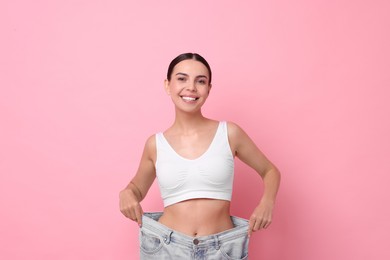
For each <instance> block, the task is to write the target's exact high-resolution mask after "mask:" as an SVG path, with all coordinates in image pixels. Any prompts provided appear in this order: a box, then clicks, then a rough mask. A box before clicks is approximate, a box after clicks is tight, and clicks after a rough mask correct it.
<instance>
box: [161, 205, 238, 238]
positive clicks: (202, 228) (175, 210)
mask: <svg viewBox="0 0 390 260" xmlns="http://www.w3.org/2000/svg"><path fill="white" fill-rule="evenodd" d="M158 222H160V223H161V224H163V225H165V226H167V227H169V228H171V229H173V230H176V231H178V232H181V233H183V234H186V235H189V236H193V237H195V236H204V235H209V234H215V233H219V232H222V231H225V230H228V229H231V228H232V227H233V223H232V220H231V217H230V202H229V201H226V200H215V199H191V200H186V201H182V202H179V203H176V204H173V205H171V206H169V207H166V208H165V209H164V212H163V214H162V216H161V217H160V218H159V219H158Z"/></svg>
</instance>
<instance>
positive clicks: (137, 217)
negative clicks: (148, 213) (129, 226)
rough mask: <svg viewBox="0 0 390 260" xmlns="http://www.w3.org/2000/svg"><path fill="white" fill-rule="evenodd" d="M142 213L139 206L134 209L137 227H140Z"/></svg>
mask: <svg viewBox="0 0 390 260" xmlns="http://www.w3.org/2000/svg"><path fill="white" fill-rule="evenodd" d="M143 213H144V212H143V210H142V207H141V206H139V207H138V208H137V210H136V211H135V215H136V221H137V223H138V226H139V227H142V215H143Z"/></svg>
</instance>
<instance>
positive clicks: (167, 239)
mask: <svg viewBox="0 0 390 260" xmlns="http://www.w3.org/2000/svg"><path fill="white" fill-rule="evenodd" d="M172 233H173V231H172V230H171V231H169V233H168V235H167V236H166V237H164V242H165V244H167V245H168V244H169V243H170V242H171V236H172Z"/></svg>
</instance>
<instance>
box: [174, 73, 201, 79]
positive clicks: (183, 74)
mask: <svg viewBox="0 0 390 260" xmlns="http://www.w3.org/2000/svg"><path fill="white" fill-rule="evenodd" d="M175 75H176V76H177V75H182V76H187V77H188V76H189V75H188V74H186V73H183V72H178V73H176V74H175ZM195 78H206V79H208V77H207V76H205V75H198V76H196V77H195Z"/></svg>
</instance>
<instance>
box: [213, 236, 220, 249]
mask: <svg viewBox="0 0 390 260" xmlns="http://www.w3.org/2000/svg"><path fill="white" fill-rule="evenodd" d="M214 241H215V242H214V243H215V249H216V250H219V239H218V236H214Z"/></svg>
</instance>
